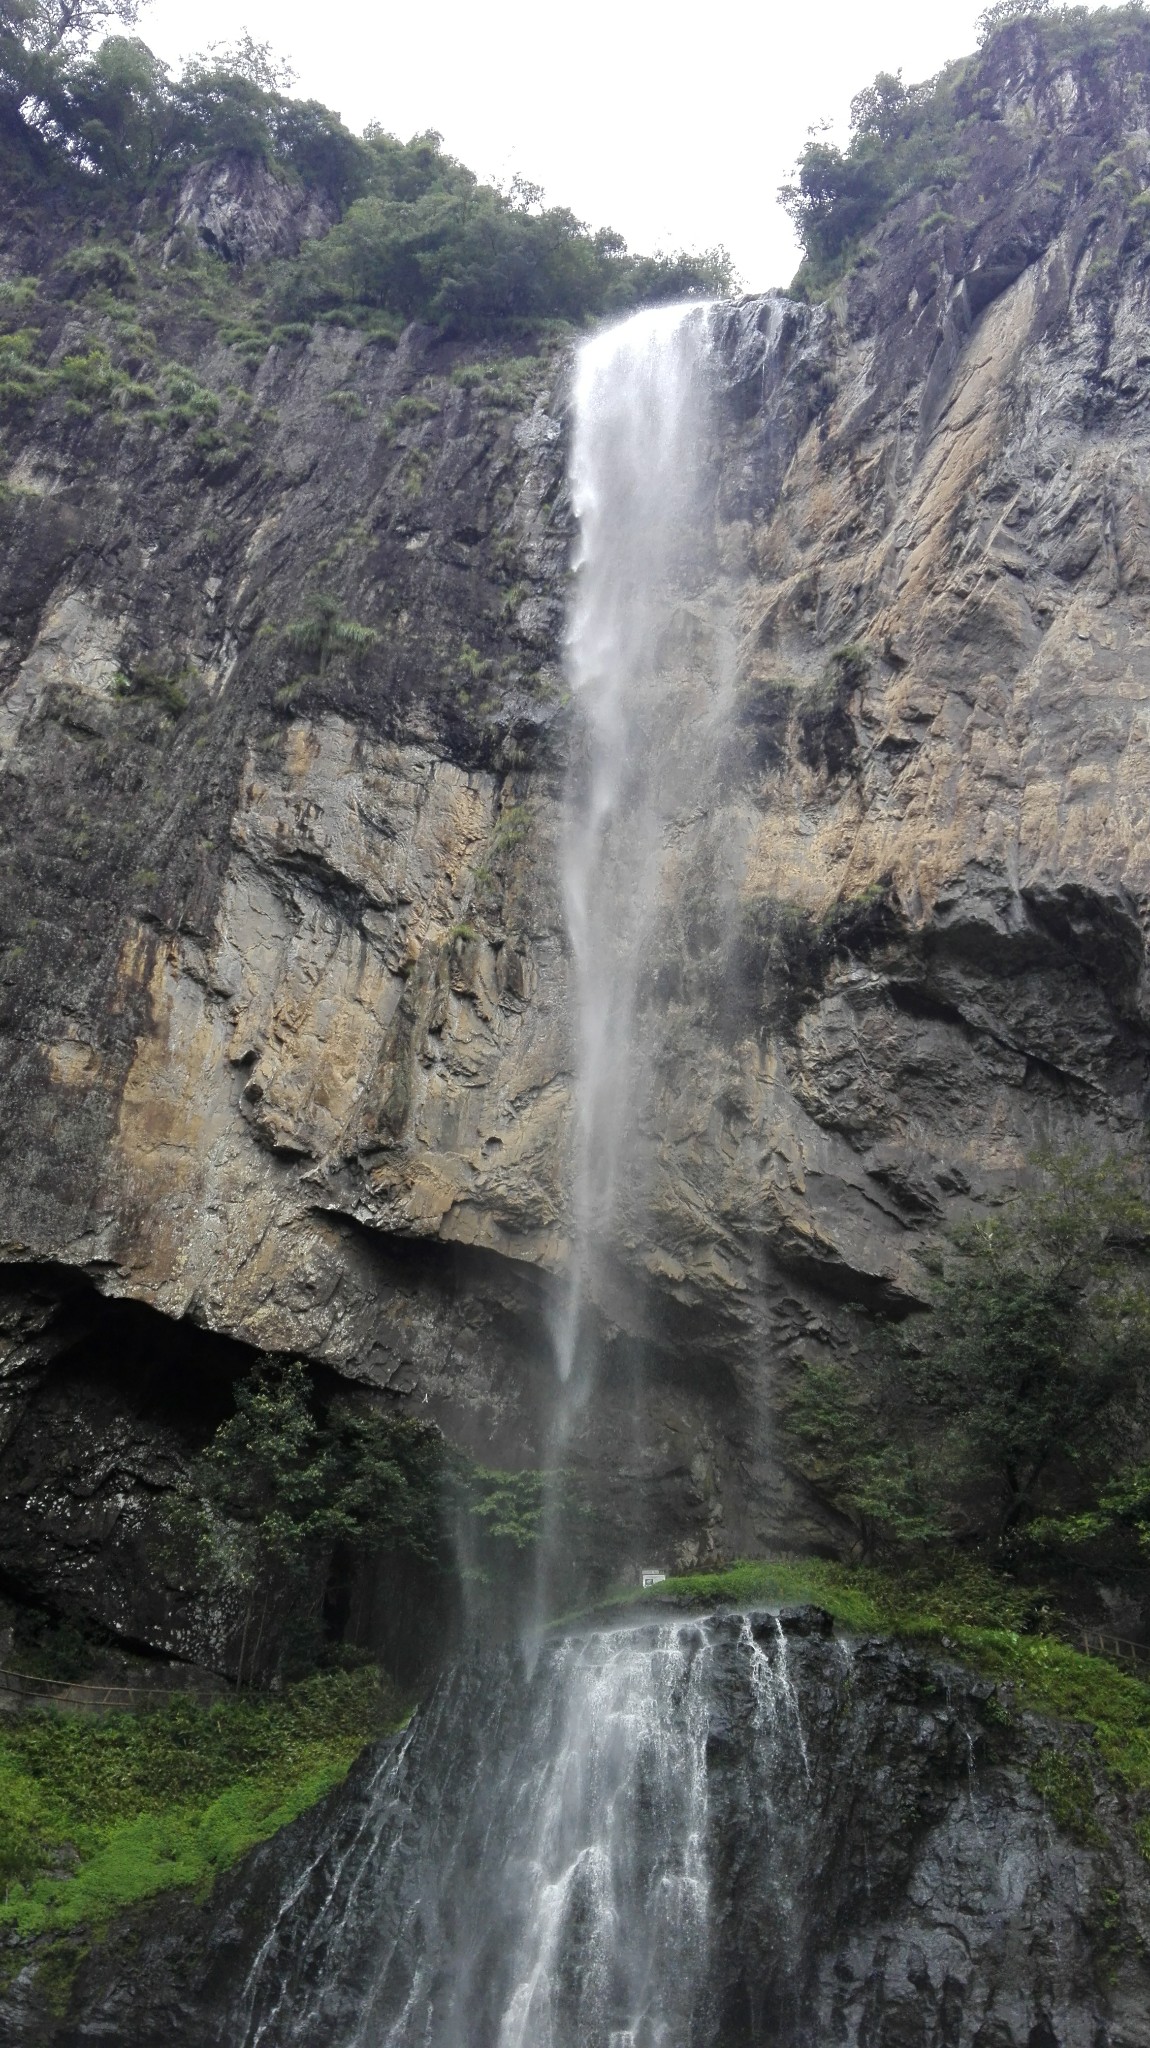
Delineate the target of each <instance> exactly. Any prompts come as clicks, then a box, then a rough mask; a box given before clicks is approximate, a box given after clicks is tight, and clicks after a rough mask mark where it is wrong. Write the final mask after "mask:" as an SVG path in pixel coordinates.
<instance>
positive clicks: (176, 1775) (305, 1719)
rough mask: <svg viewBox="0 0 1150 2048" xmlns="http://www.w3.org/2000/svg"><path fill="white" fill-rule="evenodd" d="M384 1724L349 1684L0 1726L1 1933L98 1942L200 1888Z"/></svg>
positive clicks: (346, 1677)
mask: <svg viewBox="0 0 1150 2048" xmlns="http://www.w3.org/2000/svg"><path fill="white" fill-rule="evenodd" d="M398 1713H399V1706H398V1703H397V1702H396V1701H395V1700H394V1698H392V1697H390V1696H389V1695H388V1694H386V1693H385V1692H384V1691H382V1690H381V1688H380V1684H379V1679H378V1674H377V1673H376V1672H374V1671H371V1670H367V1669H364V1670H360V1671H356V1672H334V1673H330V1674H325V1675H323V1676H320V1677H315V1678H311V1679H309V1680H307V1681H306V1683H304V1684H302V1685H298V1686H293V1687H290V1688H289V1689H288V1690H287V1691H286V1692H284V1693H283V1694H281V1695H280V1696H278V1697H276V1698H270V1697H266V1696H263V1697H258V1698H257V1697H253V1696H251V1695H247V1696H243V1697H239V1698H222V1699H221V1700H220V1701H219V1702H218V1704H213V1705H211V1706H208V1707H198V1706H194V1705H193V1704H192V1703H191V1702H190V1701H187V1700H179V1699H177V1700H175V1701H173V1702H172V1703H171V1704H169V1705H165V1706H156V1707H154V1708H152V1709H150V1710H147V1711H145V1712H142V1713H140V1714H139V1715H135V1716H133V1715H129V1714H108V1715H103V1716H100V1717H95V1716H90V1715H78V1714H68V1713H47V1712H41V1711H34V1712H27V1713H22V1714H18V1715H12V1716H6V1717H5V1719H4V1722H3V1726H2V1729H0V1807H2V1809H3V1811H4V1815H5V1827H4V1830H3V1833H2V1836H0V1927H2V1928H6V1929H8V1930H9V1931H10V1932H11V1933H12V1934H14V1935H17V1936H29V1935H43V1934H46V1933H51V1932H53V1931H61V1932H64V1931H68V1930H72V1929H76V1928H80V1927H82V1928H84V1929H86V1930H93V1931H98V1930H99V1929H100V1928H101V1927H102V1926H104V1925H105V1924H106V1923H107V1921H108V1920H109V1919H111V1918H112V1916H113V1915H114V1914H115V1913H117V1912H119V1911H121V1910H122V1909H123V1908H124V1907H125V1906H128V1905H131V1904H134V1903H136V1902H137V1901H139V1900H141V1899H144V1898H147V1897H149V1896H151V1895H152V1894H154V1893H155V1892H158V1891H162V1890H166V1889H169V1888H170V1887H172V1886H173V1885H191V1886H195V1887H204V1886H207V1885H209V1884H210V1883H211V1881H212V1879H213V1878H214V1877H215V1876H216V1875H217V1873H218V1872H219V1871H221V1870H223V1869H225V1868H226V1867H227V1866H228V1865H229V1864H230V1863H233V1862H234V1861H235V1860H236V1858H237V1857H239V1856H241V1855H243V1854H244V1852H245V1851H246V1850H247V1849H249V1848H251V1847H252V1846H253V1845H254V1844H255V1843H256V1842H259V1841H263V1840H265V1839H266V1837H267V1836H268V1835H270V1834H273V1833H274V1832H275V1830H276V1829H277V1828H280V1827H283V1826H284V1825H285V1824H286V1823H287V1822H288V1821H289V1820H292V1819H294V1818H295V1816H296V1815H297V1814H298V1813H301V1812H302V1811H303V1810H304V1808H305V1807H306V1806H308V1805H310V1804H311V1803H312V1802H313V1801H314V1800H316V1799H318V1798H320V1797H321V1796H322V1794H323V1793H324V1792H326V1791H327V1790H329V1789H330V1787H331V1786H332V1785H334V1784H336V1783H338V1782H339V1780H340V1778H341V1777H343V1775H344V1773H345V1772H346V1771H347V1769H348V1767H349V1765H350V1764H351V1763H352V1762H353V1760H354V1758H355V1757H356V1755H357V1754H358V1753H359V1751H360V1749H362V1747H363V1745H364V1743H365V1742H367V1741H369V1740H370V1739H371V1737H372V1736H373V1735H375V1734H377V1733H379V1732H380V1731H381V1729H382V1728H383V1727H384V1726H386V1725H387V1724H388V1723H389V1722H391V1723H394V1721H395V1720H396V1718H397V1715H398Z"/></svg>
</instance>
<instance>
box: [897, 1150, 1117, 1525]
mask: <svg viewBox="0 0 1150 2048" xmlns="http://www.w3.org/2000/svg"><path fill="white" fill-rule="evenodd" d="M1148 1243H1150V1203H1148V1202H1147V1200H1146V1198H1145V1195H1144V1193H1143V1191H1142V1187H1141V1182H1140V1178H1139V1174H1138V1171H1137V1169H1136V1167H1135V1166H1134V1165H1132V1164H1131V1163H1130V1162H1128V1161H1125V1160H1119V1159H1112V1158H1111V1159H1105V1160H1102V1161H1089V1160H1087V1159H1085V1158H1083V1157H1082V1156H1081V1155H1074V1156H1071V1157H1069V1158H1063V1159H1053V1158H1047V1159H1045V1160H1044V1161H1042V1162H1041V1166H1040V1177H1039V1180H1038V1182H1037V1184H1036V1186H1035V1187H1034V1188H1033V1189H1030V1190H1028V1191H1026V1192H1024V1193H1023V1194H1022V1195H1020V1196H1019V1197H1018V1198H1017V1199H1016V1201H1015V1202H1013V1203H1012V1204H1011V1205H1010V1206H1009V1208H1008V1209H1006V1210H1004V1211H1003V1213H1002V1214H1000V1215H998V1216H994V1217H990V1218H987V1219H985V1220H983V1221H980V1222H977V1223H971V1224H968V1225H966V1226H965V1227H964V1228H962V1229H960V1230H958V1231H956V1232H955V1234H954V1236H953V1237H952V1239H951V1240H950V1243H949V1245H948V1246H947V1248H946V1249H945V1251H944V1253H943V1258H942V1269H941V1271H940V1273H939V1275H938V1277H937V1279H936V1281H935V1284H934V1287H933V1291H932V1296H933V1298H932V1303H931V1312H930V1315H929V1317H928V1318H927V1319H926V1321H925V1322H924V1323H922V1324H920V1325H918V1326H916V1327H914V1328H913V1329H912V1330H911V1332H910V1334H909V1336H908V1339H907V1342H906V1344H905V1345H904V1347H903V1367H902V1370H903V1376H904V1379H905V1383H906V1386H907V1388H908V1391H909V1393H910V1395H911V1397H912V1399H913V1400H914V1401H915V1402H916V1403H917V1404H918V1405H919V1407H920V1409H921V1410H923V1411H925V1412H926V1413H927V1414H929V1415H933V1416H935V1417H938V1418H941V1419H942V1420H943V1421H944V1422H945V1424H946V1425H947V1429H948V1432H949V1436H950V1441H951V1444H952V1446H953V1448H954V1451H955V1453H956V1455H957V1457H958V1460H959V1464H960V1468H961V1470H962V1471H963V1472H964V1473H965V1474H966V1475H967V1477H968V1478H973V1479H975V1480H981V1481H983V1482H985V1483H986V1484H988V1485H989V1487H990V1488H991V1490H992V1494H993V1496H994V1497H995V1499H996V1504H997V1514H996V1520H997V1526H998V1529H999V1532H1000V1533H1006V1532H1007V1531H1010V1530H1014V1529H1016V1528H1018V1527H1019V1526H1021V1525H1022V1524H1024V1523H1026V1522H1027V1521H1028V1520H1030V1519H1031V1518H1032V1517H1033V1516H1034V1515H1035V1514H1036V1513H1037V1512H1038V1511H1039V1508H1040V1506H1041V1505H1042V1501H1043V1496H1044V1491H1045V1490H1047V1489H1049V1488H1050V1487H1052V1486H1054V1485H1056V1483H1057V1482H1058V1481H1059V1477H1060V1475H1061V1480H1062V1483H1063V1484H1065V1481H1066V1476H1067V1475H1068V1474H1069V1473H1070V1472H1077V1473H1080V1474H1082V1475H1083V1476H1084V1479H1085V1480H1086V1481H1087V1483H1088V1477H1089V1474H1091V1473H1099V1472H1100V1473H1101V1474H1102V1475H1103V1477H1104V1478H1105V1477H1107V1476H1109V1475H1110V1474H1112V1473H1113V1470H1114V1466H1115V1464H1116V1463H1119V1462H1121V1461H1122V1460H1123V1459H1124V1457H1126V1456H1128V1454H1129V1450H1130V1448H1131V1433H1132V1431H1133V1430H1134V1429H1135V1428H1138V1429H1140V1428H1141V1427H1142V1408H1143V1404H1144V1401H1145V1397H1146V1392H1147V1380H1148V1367H1150V1290H1148V1287H1147V1259H1146V1254H1147V1245H1148Z"/></svg>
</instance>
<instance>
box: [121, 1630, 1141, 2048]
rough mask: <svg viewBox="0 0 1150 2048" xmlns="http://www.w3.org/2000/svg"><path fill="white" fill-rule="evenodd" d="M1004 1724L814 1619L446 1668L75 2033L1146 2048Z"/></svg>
mask: <svg viewBox="0 0 1150 2048" xmlns="http://www.w3.org/2000/svg"><path fill="white" fill-rule="evenodd" d="M1001 1719H1002V1715H1001V1708H1000V1707H998V1706H997V1703H996V1700H995V1694H994V1688H993V1687H992V1686H990V1685H989V1684H988V1683H987V1682H986V1681H984V1680H978V1679H976V1678H973V1677H972V1676H971V1675H970V1674H969V1673H964V1672H962V1671H961V1670H959V1669H958V1668H957V1667H951V1668H949V1669H945V1668H944V1669H942V1670H939V1669H938V1668H937V1667H935V1666H932V1664H931V1663H930V1661H929V1660H928V1659H926V1658H924V1657H922V1656H920V1655H918V1654H916V1653H913V1652H910V1651H907V1650H905V1649H903V1648H900V1647H899V1646H898V1645H897V1644H894V1643H892V1642H890V1641H888V1640H865V1639H864V1640H861V1641H854V1642H852V1641H850V1640H846V1639H843V1638H841V1637H839V1636H838V1635H837V1634H836V1633H835V1632H834V1631H833V1629H832V1626H831V1620H830V1617H829V1615H827V1614H825V1613H823V1612H822V1611H821V1610H820V1609H818V1608H812V1607H800V1608H792V1609H783V1610H782V1611H781V1612H772V1611H755V1610H751V1611H749V1612H746V1613H741V1614H740V1613H722V1614H717V1615H714V1616H710V1617H705V1618H702V1619H690V1620H678V1619H675V1620H660V1621H657V1622H640V1623H637V1624H634V1625H631V1626H623V1627H618V1628H611V1629H594V1630H591V1631H589V1632H586V1633H582V1634H572V1635H570V1636H567V1637H566V1638H557V1639H552V1640H550V1641H549V1642H548V1643H547V1644H546V1645H545V1647H544V1648H543V1650H542V1652H541V1653H540V1654H539V1655H538V1657H537V1658H536V1660H535V1661H534V1664H533V1666H532V1665H531V1664H529V1663H528V1662H526V1661H525V1659H524V1657H523V1654H522V1652H521V1651H520V1649H519V1648H518V1647H517V1646H511V1645H509V1646H507V1647H505V1648H503V1649H501V1650H498V1651H496V1652H493V1653H491V1654H489V1655H487V1656H486V1657H480V1656H476V1657H474V1658H471V1659H467V1660H464V1661H461V1662H460V1663H459V1664H457V1665H456V1666H455V1667H453V1669H452V1670H450V1671H449V1672H448V1673H446V1674H445V1675H444V1677H443V1678H442V1680H441V1681H440V1683H439V1686H438V1687H437V1689H436V1691H435V1692H434V1693H433V1695H432V1697H431V1699H430V1700H429V1701H428V1702H427V1704H426V1705H425V1706H424V1707H423V1708H422V1709H421V1710H420V1711H419V1713H418V1714H417V1715H416V1717H415V1719H414V1721H413V1722H412V1724H411V1725H410V1727H409V1728H408V1730H407V1731H406V1732H405V1733H404V1734H403V1735H402V1736H399V1737H396V1738H393V1739H392V1741H390V1742H389V1743H387V1744H385V1745H382V1746H380V1747H377V1748H376V1749H375V1750H374V1751H372V1752H370V1753H369V1755H368V1757H367V1758H365V1759H364V1761H363V1763H361V1765H360V1766H359V1767H358V1768H357V1771H356V1772H355V1773H354V1774H353V1777H352V1779H351V1780H350V1781H349V1783H348V1785H347V1786H346V1787H344V1788H341V1789H340V1791H338V1792H337V1793H335V1794H333V1795H332V1797H331V1798H330V1799H329V1800H327V1801H325V1802H324V1803H323V1805H322V1806H321V1807H320V1808H318V1809H317V1810H316V1812H315V1813H314V1814H313V1815H311V1816H305V1818H304V1819H303V1820H302V1821H300V1822H298V1823H297V1824H296V1825H295V1826H294V1827H293V1828H289V1829H288V1830H287V1831H286V1832H285V1833H284V1834H283V1835H281V1836H280V1837H278V1838H277V1839H276V1840H274V1841H272V1842H269V1843H268V1844H267V1845H265V1847H264V1848H263V1849H262V1850H259V1851H257V1852H256V1853H255V1855H254V1856H253V1857H251V1858H250V1859H249V1861H248V1863H247V1865H246V1866H244V1868H243V1869H242V1870H241V1871H240V1872H238V1873H237V1875H236V1877H235V1878H234V1879H233V1880H231V1881H230V1884H229V1882H228V1881H225V1884H224V1886H223V1888H222V1895H218V1896H217V1897H215V1898H214V1899H213V1901H212V1904H211V1907H210V1910H209V1913H208V1918H207V1925H206V1928H205V1926H204V1925H203V1924H200V1923H197V1922H196V1921H195V1919H194V1917H193V1918H192V1919H188V1918H185V1920H184V1921H183V1922H181V1923H180V1924H179V1925H178V1926H177V1928H176V1930H175V1932H176V1937H177V1939H176V1942H175V1943H173V1938H172V1932H171V1930H169V1931H168V1932H167V1933H166V1934H164V1935H163V1936H162V1937H161V1938H160V1939H159V1940H158V1941H157V1942H155V1943H154V1944H153V1946H152V1947H151V1948H150V1949H149V1948H145V1950H144V1951H143V1952H142V1953H137V1952H136V1951H133V1952H132V1955H131V1957H130V1958H129V1960H128V1962H127V1964H126V1966H125V1965H123V1964H120V1965H117V1963H116V1961H115V1960H114V1959H112V1958H109V1959H107V1960H105V1961H100V1960H99V1959H97V1960H96V1968H97V1971H100V1970H104V1971H106V1972H107V1973H108V1975H109V1976H111V1977H113V1978H114V1979H116V1990H115V1991H114V1992H113V1993H112V1994H111V1995H108V1987H107V1978H105V1980H104V1993H103V1995H101V1994H100V1993H98V1992H96V1991H93V1992H92V1994H91V2009H92V2010H93V2012H94V2013H95V2015H96V2024H95V2025H94V2028H93V2032H92V2034H91V2036H90V2037H89V2035H87V2034H85V2036H84V2037H83V2038H84V2039H88V2038H92V2039H96V2040H105V2041H107V2040H115V2041H116V2042H117V2043H120V2042H123V2043H129V2044H132V2048H135V2044H137V2043H141V2044H142V2043H152V2042H158V2041H159V2040H160V2039H161V2038H162V2039H163V2040H164V2041H165V2042H166V2043H167V2044H169V2048H177V2044H178V2048H183V2044H185V2043H186V2044H189V2048H192V2044H194V2048H217V2044H219V2048H224V2044H227V2048H305V2044H306V2048H320V2044H322V2048H765V2044H770V2048H826V2044H827V2043H831V2042H840V2041H841V2042H844V2043H861V2044H871V2043H886V2044H892V2048H893V2044H900V2048H901V2044H903V2043H908V2042H909V2043H913V2044H920V2043H921V2044H923V2048H927V2044H935V2043H939V2044H943V2048H950V2044H954V2048H968V2044H972V2048H973V2044H977V2048H999V2044H1002V2048H1008V2044H1011V2043H1023V2044H1027V2043H1028V2044H1030V2048H1053V2044H1055V2043H1057V2044H1059V2048H1063V2044H1064V2048H1099V2044H1100V2043H1101V2042H1103V2041H1105V2042H1107V2043H1110V2044H1111V2048H1118V2044H1119V2043H1121V2044H1134V2043H1141V2042H1143V2041H1144V2040H1145V2038H1146V2035H1145V2029H1144V2025H1143V2023H1142V2021H1141V2020H1140V2019H1139V2017H1138V2013H1137V2009H1136V2007H1135V2009H1133V2010H1132V2011H1131V2012H1130V2015H1129V2020H1130V2024H1129V2025H1128V2026H1126V2027H1122V2026H1119V2027H1118V2028H1117V2029H1116V2030H1115V2031H1113V2032H1112V2033H1110V2032H1105V2031H1099V2027H1100V2017H1099V2016H1100V1999H1101V1996H1102V1993H1101V1992H1100V1990H1099V1987H1098V1985H1097V1982H1096V1979H1095V1976H1094V1973H1093V1970H1092V1965H1091V1955H1090V1945H1089V1944H1090V1932H1089V1926H1088V1925H1087V1924H1086V1922H1085V1920H1084V1915H1083V1911H1082V1907H1083V1901H1084V1899H1087V1898H1088V1897H1089V1896H1090V1895H1091V1884H1092V1878H1091V1871H1090V1856H1089V1852H1088V1851H1087V1850H1086V1849H1084V1848H1082V1849H1076V1848H1075V1847H1074V1846H1073V1845H1072V1844H1070V1843H1067V1842H1062V1843H1059V1844H1058V1845H1057V1853H1053V1850H1054V1845H1055V1841H1056V1838H1055V1837H1054V1835H1053V1833H1052V1827H1051V1821H1050V1818H1049V1815H1048V1813H1047V1812H1046V1810H1045V1808H1044V1805H1043V1802H1042V1800H1041V1799H1040V1798H1039V1797H1038V1796H1037V1795H1036V1794H1035V1792H1034V1791H1033V1790H1032V1789H1031V1787H1030V1785H1029V1783H1028V1781H1027V1777H1026V1774H1025V1770H1024V1769H1019V1768H1017V1767H1016V1765H1017V1763H1018V1762H1020V1761H1021V1762H1023V1763H1024V1762H1025V1758H1024V1757H1022V1758H1020V1757H1018V1756H1017V1754H1016V1756H1015V1764H1014V1765H1011V1764H1009V1763H1007V1762H1005V1761H1004V1758H1003V1755H1002V1753H1001V1739H1002V1730H1001V1725H1000V1724H1001ZM174 1956H175V1957H177V1959H178V1968H177V1972H176V1975H177V1979H178V1981H177V1982H175V1983H174V1982H173V1981H172V1978H171V1974H170V1973H171V1969H172V1963H173V1957H174ZM125 1976H127V1977H128V1978H129V1979H130V1980H133V1981H134V1982H135V1984H136V1986H137V1990H136V1994H135V1995H134V1996H133V1998H132V1999H131V2000H130V2001H128V2000H126V1999H125V1996H124V1991H123V1979H124V1977H125ZM1052 2012H1057V2013H1059V2014H1060V2015H1061V2016H1062V2017H1061V2020H1060V2023H1059V2026H1058V2029H1057V2031H1047V2030H1045V2029H1048V2028H1049V2024H1050V2014H1051V2013H1052Z"/></svg>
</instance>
